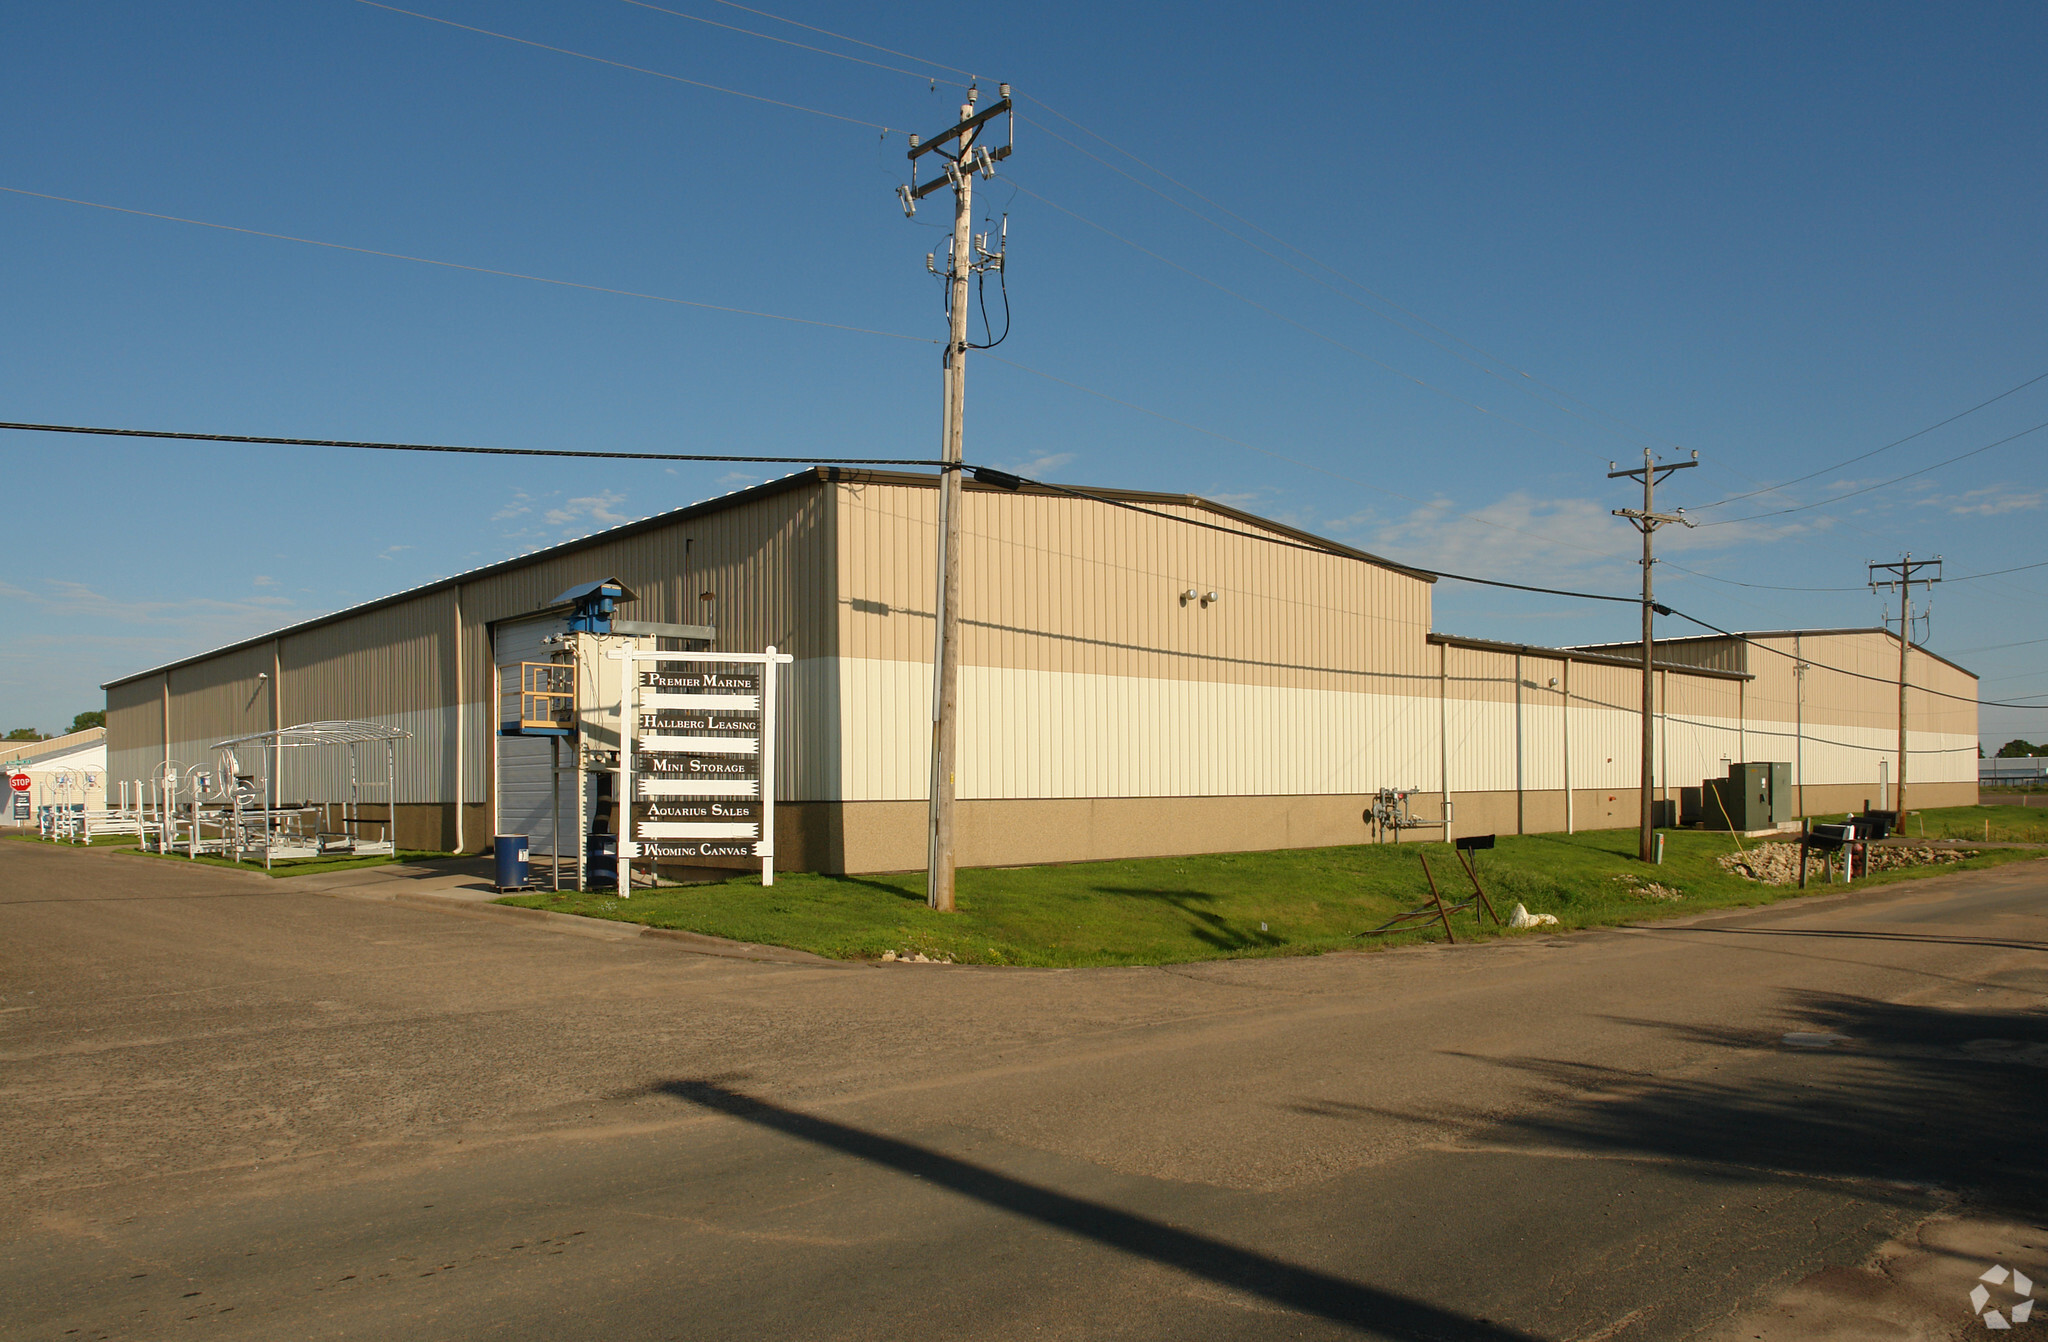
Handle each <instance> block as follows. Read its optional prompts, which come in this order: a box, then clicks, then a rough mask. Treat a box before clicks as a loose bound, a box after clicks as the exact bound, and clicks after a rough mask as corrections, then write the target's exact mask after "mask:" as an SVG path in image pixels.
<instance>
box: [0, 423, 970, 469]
mask: <svg viewBox="0 0 2048 1342" xmlns="http://www.w3.org/2000/svg"><path fill="white" fill-rule="evenodd" d="M0 429H12V430H16V431H18V432H23V433H84V434H92V435H95V436H98V437H102V438H165V439H172V440H178V441H186V442H203V443H255V444H274V445H277V446H281V447H346V448H355V449H358V450H361V451H369V452H453V453H459V454H462V455H465V456H484V457H589V458H597V459H600V460H606V461H725V462H734V461H738V462H770V463H774V464H778V465H786V466H942V465H944V464H945V463H943V462H940V461H934V460H931V459H929V458H897V457H762V456H740V455H735V454H732V453H708V452H596V451H583V450H580V449H573V448H559V447H469V446H456V445H451V444H447V443H383V442H374V441H358V440H355V439H347V438H274V437H270V436H267V435H263V434H246V433H182V432H178V431H175V430H167V429H105V428H93V427H89V426H87V425H84V424H28V423H17V422H13V421H7V420H0Z"/></svg>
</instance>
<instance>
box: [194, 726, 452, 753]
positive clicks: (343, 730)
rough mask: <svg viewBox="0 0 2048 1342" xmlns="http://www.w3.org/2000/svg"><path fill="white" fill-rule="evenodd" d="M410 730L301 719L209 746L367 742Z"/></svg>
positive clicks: (394, 738) (392, 737) (408, 734)
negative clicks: (296, 723) (297, 723)
mask: <svg viewBox="0 0 2048 1342" xmlns="http://www.w3.org/2000/svg"><path fill="white" fill-rule="evenodd" d="M411 736H412V733H411V732H409V731H406V730H404V729H403V728H399V727H387V726H385V725H384V724H383V723H381V722H302V723H300V724H299V725H298V726H296V727H281V728H279V729H278V730H276V731H270V732H252V733H250V734H249V735H247V736H233V737H229V738H228V739H227V740H225V741H216V742H214V743H213V749H215V750H221V749H225V748H228V747H231V746H246V745H264V746H354V745H362V744H364V743H366V742H370V741H402V740H406V739H408V738H410V737H411Z"/></svg>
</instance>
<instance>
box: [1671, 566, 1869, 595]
mask: <svg viewBox="0 0 2048 1342" xmlns="http://www.w3.org/2000/svg"><path fill="white" fill-rule="evenodd" d="M1657 562H1658V564H1659V565H1661V566H1662V567H1664V568H1668V569H1676V570H1678V571H1679V572H1680V573H1690V574H1691V575H1692V576H1693V577H1695V578H1705V579H1706V580H1707V581H1708V582H1718V583H1724V584H1726V585H1727V586H1729V587H1749V588H1753V589H1755V590H1757V591H1761V592H1861V591H1866V590H1868V589H1867V585H1866V586H1865V587H1781V586H1779V585H1778V584H1776V583H1768V582H1737V581H1736V580H1735V579H1733V578H1717V577H1715V576H1714V575H1713V574H1711V573H1702V572H1700V571H1699V570H1698V569H1695V568H1687V567H1686V566H1685V565H1683V564H1674V563H1672V562H1671V561H1670V560H1668V559H1660V560H1658V561H1657Z"/></svg>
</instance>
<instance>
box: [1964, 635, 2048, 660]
mask: <svg viewBox="0 0 2048 1342" xmlns="http://www.w3.org/2000/svg"><path fill="white" fill-rule="evenodd" d="M2036 643H2048V638H2023V639H2021V640H2020V641H2019V642H2017V643H1985V644H1983V645H1981V646H1979V647H1975V648H1957V649H1956V650H1955V655H1956V656H1958V657H1960V656H1962V655H1963V654H1964V653H1966V652H1998V651H2000V650H2001V649H2004V648H2031V647H2033V646H2034V645H2035V644H2036Z"/></svg>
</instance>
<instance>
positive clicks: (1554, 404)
mask: <svg viewBox="0 0 2048 1342" xmlns="http://www.w3.org/2000/svg"><path fill="white" fill-rule="evenodd" d="M1032 101H1034V102H1035V101H1037V100H1036V99H1033V100H1032ZM1040 105H1041V106H1043V104H1040ZM1046 110H1048V111H1050V110H1051V109H1050V108H1047V109H1046ZM1018 120H1020V121H1022V122H1024V123H1025V124H1026V125H1028V126H1031V127H1032V128H1033V129H1035V130H1037V131H1038V132H1039V133H1040V134H1042V135H1044V136H1046V137H1047V138H1048V139H1052V140H1056V141H1058V142H1059V143H1061V144H1063V145H1066V146H1067V147H1068V148H1069V149H1072V150H1073V151H1074V152H1075V153H1077V154H1080V155H1082V156H1083V157H1085V158H1089V159H1092V160H1094V161H1095V162H1096V163H1099V164H1101V165H1102V166H1103V167H1105V168H1107V169H1109V170H1110V171H1111V172H1113V173H1115V174H1116V175H1117V176H1119V177H1122V178H1123V179H1124V180H1125V181H1128V182H1130V183H1131V184H1132V185H1133V186H1136V187H1138V188H1139V189H1140V190H1144V191H1149V192H1151V193H1152V194H1153V195H1155V196H1157V197H1159V198H1160V199H1161V200H1163V201H1165V202H1166V203H1167V204H1169V205H1171V206H1173V207H1174V208H1175V209H1177V210H1182V211H1185V212H1186V213H1187V214H1189V215H1191V216H1193V217H1194V218H1196V219H1199V220H1201V221H1202V222H1203V223H1205V224H1207V225H1209V227H1211V228H1213V229H1215V230H1216V231H1217V232H1219V233H1221V234H1223V235H1224V236H1225V237H1227V238H1232V239H1234V240H1236V241H1238V242H1240V243H1243V244H1244V245H1245V246H1247V247H1249V248H1251V249H1252V250H1253V251H1255V252H1257V253H1258V254H1259V255H1261V256H1263V257H1266V258H1268V259H1269V260H1271V261H1272V262H1273V263H1274V264H1276V265H1279V266H1283V267H1285V268H1286V269H1287V270H1290V271H1292V272H1293V273H1295V274H1296V275H1299V276H1301V277H1302V278H1303V279H1305V280H1307V281H1309V282H1310V283H1311V284H1315V285H1317V286H1319V287H1321V288H1323V289H1326V290H1328V291H1329V292H1331V293H1333V294H1335V295H1337V297H1339V298H1341V299H1343V300H1344V301H1345V302H1347V303H1350V304H1351V305H1352V306H1354V307H1356V308H1358V309H1360V310H1361V311H1364V312H1369V313H1371V314H1372V315H1373V316H1375V317H1378V318H1379V319H1380V320H1381V321H1384V322H1386V323H1388V324H1389V325H1391V326H1393V327H1395V328H1397V329H1399V330H1402V331H1406V332H1407V333H1408V334H1410V335H1412V336H1414V337H1415V338H1416V339H1418V340H1420V341H1422V342H1424V343H1425V344H1428V345H1431V346H1433V347H1435V348H1437V349H1440V350H1442V351H1443V352H1444V353H1446V354H1448V355H1450V356H1451V357H1452V358H1454V359H1457V360H1459V361H1460V362H1461V363H1465V364H1469V365H1470V366H1472V367H1473V368H1477V369H1478V370H1479V371H1480V372H1482V373H1485V374H1486V375H1487V376H1488V377H1491V378H1494V379H1495V380H1497V381H1499V382H1501V383H1502V384H1504V385H1506V386H1508V387H1511V388H1513V389H1514V390H1516V391H1518V392H1520V393H1521V394H1523V395H1525V396H1528V397H1531V398H1532V399H1534V400H1536V401H1539V402H1541V403H1542V404H1544V405H1547V406H1549V407H1550V408H1551V409H1553V410H1556V411H1559V412H1560V413H1563V414H1566V415H1570V416H1571V417H1572V418H1573V419H1576V420H1578V421H1580V422H1581V423H1583V424H1586V425H1587V426H1589V427H1591V428H1594V429H1597V430H1599V431H1600V432H1602V433H1612V434H1616V435H1617V436H1619V437H1621V438H1622V439H1623V441H1625V442H1628V443H1630V444H1631V445H1633V446H1635V447H1646V446H1650V445H1651V444H1648V443H1645V442H1644V441H1643V440H1642V439H1641V438H1639V437H1635V436H1632V435H1631V434H1628V433H1623V432H1621V431H1620V430H1619V429H1616V428H1613V427H1611V426H1610V425H1606V424H1602V423H1600V422H1599V421H1598V420H1595V419H1592V418H1590V417H1588V416H1586V415H1583V414H1581V413H1580V412H1578V411H1577V410H1574V409H1572V408H1571V407H1570V406H1568V405H1564V404H1562V403H1560V402H1558V401H1553V400H1551V399H1550V398H1549V397H1548V396H1542V395H1538V394H1537V393H1536V392H1533V391H1531V390H1529V388H1528V387H1525V386H1522V385H1520V384H1519V383H1518V382H1516V381H1515V380H1514V379H1513V378H1510V377H1508V376H1506V375H1505V374H1503V373H1502V372H1500V370H1499V369H1497V368H1494V367H1492V366H1491V364H1490V363H1489V362H1487V360H1488V359H1491V358H1492V356H1491V355H1488V356H1486V358H1484V359H1480V358H1474V357H1473V356H1472V355H1470V354H1467V353H1464V352H1463V351H1461V350H1458V349H1454V348H1452V347H1451V346H1450V345H1447V344H1445V343H1444V342H1443V341H1441V340H1438V339H1436V338H1434V337H1433V336H1431V335H1429V334H1428V333H1427V332H1424V331H1421V330H1418V329H1417V328H1416V327H1414V326H1411V325H1410V324H1409V323H1407V322H1405V321H1403V320H1401V319H1400V318H1399V317H1396V316H1393V315H1391V314H1389V313H1387V312H1384V311H1382V310H1381V309H1379V308H1376V307H1374V306H1373V305H1372V304H1370V303H1366V302H1363V301H1361V300H1360V299H1359V298H1357V297H1356V296H1355V295H1353V294H1350V293H1347V292H1346V291H1345V290H1344V289H1343V288H1342V287H1340V286H1338V285H1336V284H1332V283H1331V282H1330V281H1329V280H1327V279H1325V278H1323V277H1322V276H1321V275H1318V274H1315V273H1314V272H1313V271H1310V270H1307V269H1304V268H1303V267H1301V266H1298V265H1296V264H1295V263H1294V262H1292V261H1289V260H1288V259H1287V258H1286V257H1284V256H1282V255H1280V254H1279V253H1278V252H1276V251H1273V250H1272V249H1271V248H1269V247H1262V246H1260V245H1259V244H1258V243H1256V242H1254V241H1252V240H1251V239H1250V238H1247V237H1245V236H1244V235H1243V234H1242V233H1238V232H1236V231H1235V230H1233V229H1230V228H1226V227H1225V226H1224V225H1222V224H1220V223H1218V222H1216V220H1214V219H1212V218H1210V217H1209V216H1208V215H1206V214H1204V213H1202V212H1201V211H1200V210H1198V209H1196V208H1195V207H1194V206H1192V205H1189V204H1188V203H1187V202H1186V201H1183V200H1177V199H1175V198H1174V197H1173V196H1172V195H1170V194H1168V193H1167V192H1164V191H1161V190H1160V189H1159V188H1158V187H1156V186H1153V185H1152V184H1151V183H1150V182H1147V181H1145V180H1144V179H1143V178H1141V177H1139V176H1137V175H1136V174H1134V173H1131V172H1127V171H1125V170H1124V169H1122V168H1120V167H1118V166H1117V165H1116V164H1114V163H1111V162H1110V161H1109V160H1108V159H1106V158H1104V157H1102V155H1100V154H1097V153H1095V152H1094V151H1093V150H1090V149H1088V148H1086V147H1084V146H1082V145H1079V144H1076V143H1074V141H1072V140H1069V139H1068V138H1067V137H1066V136H1064V135H1061V134H1060V133H1059V132H1058V131H1056V130H1053V129H1052V128H1051V127H1050V126H1047V125H1045V124H1044V123H1043V122H1041V121H1037V120H1034V119H1033V118H1031V117H1029V116H1020V117H1019V118H1018ZM1090 133H1091V134H1093V132H1090ZM1140 161H1142V160H1140ZM1155 171H1156V170H1155ZM1161 175H1162V176H1164V174H1161ZM1167 180H1169V181H1171V180H1172V179H1171V178H1168V179H1167ZM1183 189H1185V188H1183ZM1202 199H1204V200H1205V201H1206V199H1207V198H1206V197H1203V198H1202ZM1046 203H1047V204H1052V202H1050V201H1047V202H1046ZM1053 208H1055V209H1058V208H1060V207H1059V206H1057V205H1054V206H1053ZM1216 208H1218V209H1221V208H1222V207H1221V206H1217V207H1216ZM1076 217H1078V216H1076ZM1232 217H1233V218H1237V217H1238V216H1235V215H1233V216H1232ZM1083 222H1087V221H1085V220H1084V221H1083ZM1247 226H1248V227H1257V225H1252V224H1247ZM1261 231H1262V232H1263V231H1264V230H1261ZM1268 236H1271V235H1270V234H1269V235H1268ZM1281 245H1283V246H1285V245H1287V244H1285V243H1282V244H1281ZM1290 250H1296V249H1290ZM1317 264H1318V265H1320V264H1321V263H1320V262H1318V263H1317ZM1323 269H1325V270H1327V269H1329V267H1327V266H1324V267H1323ZM1333 273H1334V272H1333ZM1354 287H1358V288H1361V289H1363V286H1358V285H1355V283H1354ZM1363 291H1364V292H1366V293H1369V294H1372V295H1373V297H1375V298H1380V300H1381V301H1382V302H1386V303H1388V304H1389V305H1390V306H1394V307H1395V308H1396V310H1397V311H1400V312H1403V313H1407V309H1405V308H1400V307H1399V306H1398V305H1395V304H1392V303H1391V300H1388V299H1385V298H1382V297H1381V295H1379V294H1377V293H1373V291H1372V290H1370V289H1363ZM1407 315H1410V316H1413V315H1414V314H1412V313H1407ZM1415 320H1416V321H1423V320H1424V319H1422V318H1420V317H1416V318H1415ZM1424 324H1425V325H1431V324H1430V323H1426V322H1425V323H1424ZM1434 329H1438V330H1441V329H1442V328H1434ZM1450 338H1451V339H1454V340H1455V339H1456V337H1454V336H1453V337H1450ZM1458 343H1460V344H1464V343H1465V342H1463V341H1459V342H1458ZM1467 348H1476V347H1474V346H1470V345H1467ZM1482 353H1483V351H1482ZM1495 362H1500V363H1505V360H1495ZM1507 366H1509V367H1510V368H1512V367H1513V366H1512V365H1507ZM1514 371H1515V372H1517V373H1519V374H1520V375H1521V377H1522V378H1524V379H1526V380H1528V381H1530V382H1532V383H1535V381H1536V380H1535V379H1534V378H1532V377H1531V376H1530V375H1529V374H1527V373H1522V372H1521V370H1520V369H1514ZM1536 385H1539V386H1541V385H1543V384H1541V383H1536ZM1557 394H1558V395H1560V396H1562V395H1565V393H1563V392H1558V393H1557ZM1568 399H1569V398H1568ZM1566 445H1567V446H1572V447H1577V445H1576V444H1566ZM1659 445H1662V446H1674V447H1675V446H1676V444H1659ZM1578 450H1579V451H1583V452H1586V453H1587V455H1589V456H1592V457H1594V458H1595V459H1596V460H1602V459H1604V458H1601V456H1600V454H1599V453H1597V452H1593V451H1591V449H1588V448H1578Z"/></svg>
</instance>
